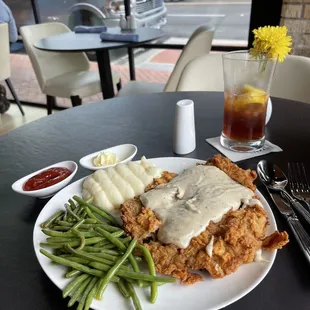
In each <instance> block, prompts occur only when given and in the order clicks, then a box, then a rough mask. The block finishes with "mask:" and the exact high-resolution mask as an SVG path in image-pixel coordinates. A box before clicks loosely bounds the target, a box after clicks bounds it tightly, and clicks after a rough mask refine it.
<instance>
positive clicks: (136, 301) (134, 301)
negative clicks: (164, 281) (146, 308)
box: [126, 282, 142, 310]
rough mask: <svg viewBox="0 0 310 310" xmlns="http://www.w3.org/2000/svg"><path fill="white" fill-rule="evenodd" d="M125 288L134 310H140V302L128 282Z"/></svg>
mask: <svg viewBox="0 0 310 310" xmlns="http://www.w3.org/2000/svg"><path fill="white" fill-rule="evenodd" d="M126 287H127V290H128V293H129V295H130V297H131V299H132V302H133V304H134V306H135V309H136V310H142V307H141V304H140V300H139V298H138V296H137V294H136V291H135V289H134V287H133V285H132V284H131V283H129V282H126Z"/></svg>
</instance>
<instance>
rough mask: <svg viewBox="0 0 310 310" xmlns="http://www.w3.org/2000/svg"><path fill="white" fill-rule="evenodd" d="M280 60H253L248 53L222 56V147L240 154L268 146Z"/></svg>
mask: <svg viewBox="0 0 310 310" xmlns="http://www.w3.org/2000/svg"><path fill="white" fill-rule="evenodd" d="M276 63H277V58H273V59H269V58H266V57H265V56H261V57H259V58H254V57H252V56H251V55H250V53H249V51H235V52H230V53H226V54H223V70H224V71H223V73H224V88H225V92H224V119H223V131H222V135H221V144H222V146H224V147H225V148H228V149H230V150H234V151H238V152H249V151H254V150H257V149H260V148H262V147H263V146H264V142H265V119H266V111H267V103H268V98H269V91H270V86H271V81H272V78H273V74H274V70H275V67H276Z"/></svg>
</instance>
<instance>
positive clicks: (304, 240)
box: [266, 186, 310, 263]
mask: <svg viewBox="0 0 310 310" xmlns="http://www.w3.org/2000/svg"><path fill="white" fill-rule="evenodd" d="M266 188H267V191H268V193H269V195H270V197H271V199H272V201H273V202H274V204H275V206H276V207H277V208H278V210H279V211H280V213H281V214H282V215H283V217H284V218H285V219H286V221H287V223H288V225H289V226H290V228H291V230H292V232H293V234H294V236H295V238H296V240H297V242H298V244H299V246H300V248H301V250H302V251H303V253H304V255H305V257H306V258H307V260H308V262H309V263H310V237H309V235H308V234H307V232H306V231H305V229H304V228H303V227H302V225H301V224H300V222H299V220H298V218H297V216H296V214H295V212H294V211H293V209H292V208H291V207H290V206H289V204H288V203H287V202H285V200H284V199H282V198H281V196H280V195H279V194H278V193H272V192H271V191H270V190H269V189H268V187H267V186H266Z"/></svg>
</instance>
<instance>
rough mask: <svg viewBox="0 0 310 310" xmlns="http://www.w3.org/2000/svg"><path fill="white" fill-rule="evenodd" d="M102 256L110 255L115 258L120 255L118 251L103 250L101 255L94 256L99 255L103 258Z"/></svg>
mask: <svg viewBox="0 0 310 310" xmlns="http://www.w3.org/2000/svg"><path fill="white" fill-rule="evenodd" d="M102 254H110V255H113V256H118V255H119V253H118V252H117V251H114V250H101V252H100V253H94V254H93V255H98V256H102Z"/></svg>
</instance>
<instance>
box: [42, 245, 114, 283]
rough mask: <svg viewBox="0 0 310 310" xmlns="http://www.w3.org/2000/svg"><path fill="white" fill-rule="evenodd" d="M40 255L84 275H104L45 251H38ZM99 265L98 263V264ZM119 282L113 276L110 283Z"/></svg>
mask: <svg viewBox="0 0 310 310" xmlns="http://www.w3.org/2000/svg"><path fill="white" fill-rule="evenodd" d="M40 252H41V254H43V255H45V256H46V257H48V258H49V259H50V260H52V261H53V262H55V263H57V264H60V265H63V266H67V267H71V268H73V269H76V270H79V271H82V272H84V273H87V274H90V275H93V276H96V277H100V278H101V277H103V276H104V275H105V273H104V272H102V271H100V270H95V269H92V268H89V267H87V266H84V265H83V264H79V263H75V262H72V261H69V260H67V259H65V258H62V257H58V256H56V255H53V254H51V253H49V252H47V251H45V250H44V249H40ZM98 264H99V263H98ZM118 281H119V277H116V276H114V277H113V278H112V282H118Z"/></svg>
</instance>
